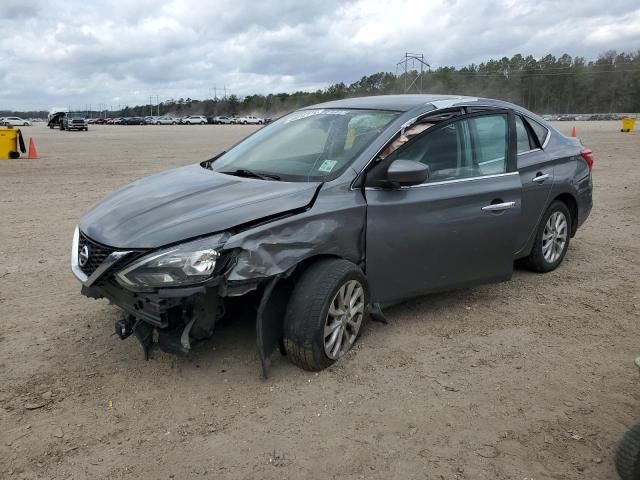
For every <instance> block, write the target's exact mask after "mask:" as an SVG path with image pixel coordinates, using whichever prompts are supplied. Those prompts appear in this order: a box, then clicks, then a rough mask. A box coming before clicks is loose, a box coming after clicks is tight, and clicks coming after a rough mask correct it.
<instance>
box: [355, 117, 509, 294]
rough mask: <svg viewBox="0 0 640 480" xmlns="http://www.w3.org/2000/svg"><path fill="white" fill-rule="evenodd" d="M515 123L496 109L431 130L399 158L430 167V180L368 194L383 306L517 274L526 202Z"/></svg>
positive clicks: (369, 237)
mask: <svg viewBox="0 0 640 480" xmlns="http://www.w3.org/2000/svg"><path fill="white" fill-rule="evenodd" d="M512 122H513V114H511V113H507V112H499V113H496V112H494V113H491V114H474V115H469V116H467V117H464V118H461V119H455V120H453V121H450V122H446V123H445V122H443V123H441V124H438V125H437V126H434V127H431V128H430V129H429V130H427V132H426V133H425V134H423V135H421V136H420V137H417V138H416V139H415V140H414V141H413V142H411V143H409V144H407V145H406V147H403V148H401V149H399V150H397V151H396V152H394V154H392V155H395V157H396V158H397V159H399V158H402V159H405V160H407V159H408V160H416V161H420V162H423V163H425V164H427V165H429V167H430V170H431V177H430V179H429V180H428V181H426V182H425V183H423V184H420V185H416V186H413V187H403V188H398V189H390V188H380V187H375V186H369V187H367V188H366V189H365V194H366V199H367V233H366V256H367V257H366V273H367V277H368V279H369V282H370V287H371V293H372V297H373V298H374V299H375V300H376V301H379V302H381V303H391V302H395V301H399V300H402V299H404V298H408V297H412V296H416V295H419V294H421V293H425V292H429V291H436V290H443V289H448V288H453V287H460V286H464V285H473V284H478V283H484V282H491V281H499V280H506V279H509V278H510V277H511V273H512V270H513V252H514V246H515V239H516V231H517V228H518V222H519V217H520V200H521V199H520V192H521V183H520V178H519V175H518V172H517V171H516V169H515V158H514V156H515V142H514V141H513V140H511V141H509V138H510V137H509V135H508V132H509V124H510V123H512ZM388 160H392V158H391V156H390V157H388Z"/></svg>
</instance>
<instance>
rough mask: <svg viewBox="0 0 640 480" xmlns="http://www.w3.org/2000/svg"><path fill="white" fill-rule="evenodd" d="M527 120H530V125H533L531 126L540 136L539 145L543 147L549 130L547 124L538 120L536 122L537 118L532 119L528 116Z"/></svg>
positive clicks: (537, 135)
mask: <svg viewBox="0 0 640 480" xmlns="http://www.w3.org/2000/svg"><path fill="white" fill-rule="evenodd" d="M527 122H529V125H531V128H532V129H533V131H534V133H535V134H536V137H538V145H540V146H541V147H542V145H543V144H544V141H545V140H546V138H547V134H548V133H549V130H548V129H547V128H546V127H545V126H543V125H540V124H539V123H538V122H536V121H535V120H531V119H530V118H527Z"/></svg>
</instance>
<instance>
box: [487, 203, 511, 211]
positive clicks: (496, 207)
mask: <svg viewBox="0 0 640 480" xmlns="http://www.w3.org/2000/svg"><path fill="white" fill-rule="evenodd" d="M515 206H516V202H504V203H492V204H491V205H487V206H486V207H482V211H483V212H501V211H503V210H508V209H510V208H513V207H515Z"/></svg>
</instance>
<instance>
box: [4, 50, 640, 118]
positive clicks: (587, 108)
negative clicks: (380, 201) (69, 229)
mask: <svg viewBox="0 0 640 480" xmlns="http://www.w3.org/2000/svg"><path fill="white" fill-rule="evenodd" d="M397 93H442V94H456V95H470V96H479V97H490V98H497V99H501V100H506V101H509V102H513V103H516V104H518V105H521V106H523V107H525V108H527V109H529V110H531V111H534V112H537V113H540V114H544V113H549V114H553V113H614V112H615V113H631V112H640V50H638V51H636V52H632V53H617V52H615V51H609V52H606V53H603V54H602V55H600V56H599V57H598V59H596V60H591V61H587V60H585V59H584V58H583V57H571V56H570V55H568V54H564V55H562V56H560V57H557V58H556V57H555V56H553V55H546V56H544V57H542V58H540V59H536V58H534V57H533V56H531V55H529V56H526V57H525V56H523V55H521V54H516V55H513V56H512V57H511V58H508V57H503V58H501V59H492V60H489V61H487V62H483V63H480V64H478V65H476V64H472V65H468V66H464V67H438V68H434V69H429V70H427V71H424V72H422V73H419V72H417V71H415V70H414V71H408V72H406V73H405V72H400V73H398V74H397V75H396V74H394V73H391V72H379V73H375V74H373V75H367V76H363V77H362V78H361V79H360V80H358V81H356V82H353V83H351V84H348V85H347V84H345V83H343V82H340V83H336V84H333V85H330V86H328V87H326V88H324V89H319V90H316V91H313V92H304V91H298V92H293V93H275V94H268V95H260V94H254V95H247V96H246V97H244V98H240V97H238V96H236V95H230V96H228V97H225V98H222V99H206V100H194V99H190V98H187V99H182V98H180V99H177V100H176V99H172V100H168V101H165V102H163V103H162V104H160V113H161V114H162V115H167V114H168V115H174V116H183V115H207V116H214V115H245V114H257V115H264V116H267V117H269V116H273V117H275V116H279V115H281V114H283V113H286V112H289V111H292V110H295V109H297V108H301V107H305V106H308V105H313V104H315V103H321V102H327V101H331V100H338V99H342V98H348V97H359V96H367V95H386V94H397ZM153 110H154V113H155V106H154V107H153ZM150 111H151V106H150V105H138V106H135V107H129V106H127V107H125V108H124V109H122V110H120V111H118V112H111V116H145V115H149V114H150ZM37 113H39V114H42V113H44V115H46V113H45V112H3V111H0V116H8V115H17V114H25V115H26V116H38V115H34V114H37ZM89 113H90V116H98V115H99V112H89Z"/></svg>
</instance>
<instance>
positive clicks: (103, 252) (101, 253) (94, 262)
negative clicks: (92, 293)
mask: <svg viewBox="0 0 640 480" xmlns="http://www.w3.org/2000/svg"><path fill="white" fill-rule="evenodd" d="M85 245H86V247H87V248H88V249H89V260H87V263H86V264H85V265H84V266H82V265H79V266H80V269H81V270H82V271H83V272H84V273H85V275H86V276H87V277H90V276H91V275H93V272H95V271H96V269H97V268H98V267H99V266H100V265H102V262H104V261H105V259H106V258H107V257H108V256H109V255H111V253H112V252H114V251H115V249H113V248H109V247H105V246H104V245H100V244H99V243H96V242H94V241H92V240H90V239H89V238H87V237H86V236H85V235H84V234H83V233H82V232H81V233H80V241H79V242H78V258H80V252H82V249H83V247H84V246H85Z"/></svg>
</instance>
